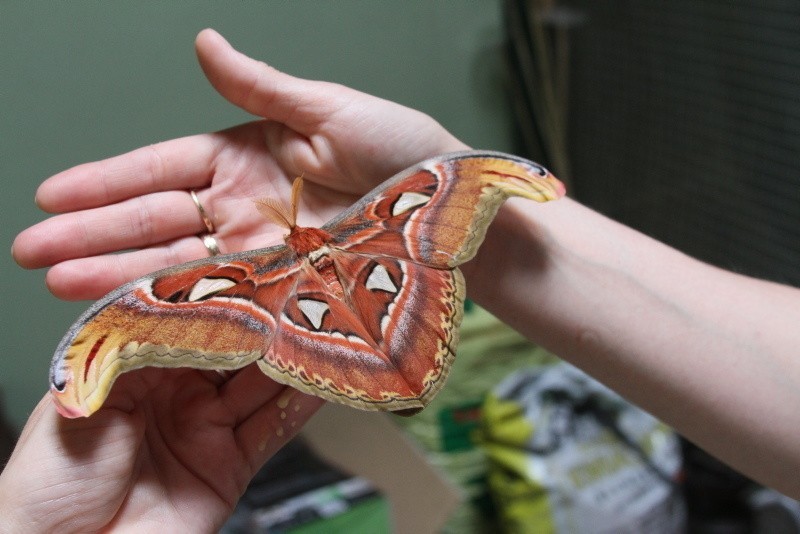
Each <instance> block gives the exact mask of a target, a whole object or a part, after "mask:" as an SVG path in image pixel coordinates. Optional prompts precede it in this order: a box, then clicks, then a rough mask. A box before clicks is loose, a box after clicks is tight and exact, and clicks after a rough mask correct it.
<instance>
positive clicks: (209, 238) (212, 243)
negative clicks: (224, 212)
mask: <svg viewBox="0 0 800 534" xmlns="http://www.w3.org/2000/svg"><path fill="white" fill-rule="evenodd" d="M197 237H199V238H200V240H201V241H203V245H204V246H205V247H206V250H207V251H208V254H209V256H219V255H220V251H219V243H217V240H216V239H214V236H213V235H211V234H202V235H198V236H197Z"/></svg>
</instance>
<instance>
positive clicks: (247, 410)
mask: <svg viewBox="0 0 800 534" xmlns="http://www.w3.org/2000/svg"><path fill="white" fill-rule="evenodd" d="M283 388H284V385H283V384H279V383H278V382H275V381H274V380H273V379H271V378H270V377H268V376H267V375H265V374H264V373H263V372H261V369H260V368H259V367H258V366H257V365H248V366H246V367H244V368H242V369H240V370H239V371H237V372H236V374H234V375H233V376H231V377H230V378H229V379H228V380H227V381H226V382H225V383H224V384H222V385H221V386H220V388H219V397H220V400H221V401H222V402H223V403H224V404H225V406H226V408H227V409H228V410H229V411H230V413H231V414H233V415H234V418H235V423H234V426H238V425H239V424H241V423H242V421H245V420H246V419H248V418H249V417H251V416H252V415H253V414H254V413H255V412H256V411H257V410H259V409H260V408H261V407H262V406H263V405H264V403H266V402H269V401H270V400H272V399H274V398H275V397H276V396H277V395H278V394H279V393H280V392H281V391H282V390H283Z"/></svg>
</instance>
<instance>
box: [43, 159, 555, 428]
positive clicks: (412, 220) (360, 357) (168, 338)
mask: <svg viewBox="0 0 800 534" xmlns="http://www.w3.org/2000/svg"><path fill="white" fill-rule="evenodd" d="M562 194H563V187H562V186H561V184H560V183H559V182H558V181H557V180H556V179H555V178H553V177H552V176H551V175H550V174H549V173H548V172H547V171H546V170H544V169H543V168H542V167H540V166H538V165H537V164H535V163H531V162H528V161H526V160H522V159H520V158H516V157H514V156H508V155H505V154H498V153H493V152H467V153H459V154H452V155H448V156H443V157H440V158H434V159H432V160H429V161H426V162H423V163H421V164H420V165H418V166H415V167H413V168H412V169H409V170H408V171H405V172H403V173H401V174H399V175H397V176H396V177H394V178H392V179H390V180H388V181H387V182H385V183H384V184H383V185H382V186H380V187H378V188H376V189H375V190H373V191H372V192H371V193H369V194H367V195H366V196H365V197H364V198H363V199H361V200H360V201H359V202H358V203H356V204H355V205H354V206H353V207H352V208H350V209H349V210H347V211H346V212H344V213H342V214H341V215H340V216H339V217H337V218H335V219H334V220H333V221H331V222H330V223H328V224H327V225H325V226H324V227H323V229H313V228H296V227H292V230H291V233H290V235H289V236H288V237H287V246H278V247H272V248H267V249H261V250H256V251H250V252H243V253H238V254H230V255H226V256H217V257H214V258H210V259H205V260H198V261H195V262H190V263H188V264H184V265H180V266H177V267H173V268H170V269H165V270H162V271H159V272H156V273H153V274H151V275H149V276H146V277H143V278H141V279H139V280H136V281H134V282H131V283H129V284H126V285H125V286H122V287H120V288H119V289H117V290H115V291H113V292H112V293H110V294H109V295H107V296H106V297H105V298H103V299H101V300H100V301H98V302H97V303H96V304H95V305H94V306H92V307H91V308H90V309H89V310H88V311H87V312H86V313H84V314H83V315H82V316H81V317H80V318H79V319H78V321H77V322H76V323H75V324H74V325H73V326H72V327H71V328H70V330H69V331H68V332H67V334H66V336H65V337H64V339H63V340H62V341H61V343H60V344H59V346H58V348H57V350H56V353H55V355H54V358H53V363H52V366H51V377H50V382H51V391H52V393H53V395H54V397H55V399H56V403H57V406H58V407H59V411H60V412H61V413H62V414H63V415H65V416H68V417H77V416H87V415H90V414H91V413H92V412H94V411H96V410H97V409H98V408H99V407H100V406H101V405H102V403H103V402H104V400H105V398H106V396H107V395H108V393H109V391H110V388H111V386H112V384H113V383H114V380H115V379H116V378H117V377H118V376H119V375H120V374H121V373H123V372H126V371H130V370H133V369H137V368H140V367H144V366H155V367H194V368H200V369H227V370H232V369H238V368H241V367H243V366H245V365H248V364H250V363H252V362H258V365H259V366H260V368H261V369H262V370H263V371H264V372H265V373H266V374H267V375H269V376H270V377H272V378H273V379H275V380H277V381H279V382H282V383H285V384H288V385H291V386H293V387H295V388H297V389H299V390H301V391H304V392H307V393H311V394H314V395H318V396H320V397H323V398H325V399H327V400H331V401H335V402H341V403H344V404H348V405H351V406H355V407H357V408H361V409H367V410H389V411H400V412H403V413H413V412H416V411H419V410H420V409H422V408H423V407H424V406H425V405H426V404H427V403H428V402H429V401H430V399H431V398H433V396H434V395H435V394H436V392H437V391H438V390H439V389H440V388H441V387H442V385H443V384H444V380H445V378H446V377H447V374H448V372H449V368H450V365H451V363H452V362H453V360H454V358H455V347H456V344H457V341H458V327H459V325H460V322H461V317H462V313H463V301H464V298H465V287H464V280H463V276H462V274H461V272H460V271H459V269H458V268H457V266H458V265H459V264H461V263H463V262H464V261H467V260H468V259H470V258H471V257H473V256H474V255H475V252H476V251H477V248H478V246H479V245H480V243H481V242H482V240H483V238H484V236H485V233H486V228H487V227H488V225H489V223H490V222H491V220H492V219H493V217H494V215H495V214H496V213H497V210H498V209H499V206H500V205H501V204H502V202H503V201H504V200H505V199H506V198H507V197H509V196H513V195H517V196H523V197H526V198H530V199H533V200H537V201H546V200H553V199H555V198H558V197H559V196H561V195H562Z"/></svg>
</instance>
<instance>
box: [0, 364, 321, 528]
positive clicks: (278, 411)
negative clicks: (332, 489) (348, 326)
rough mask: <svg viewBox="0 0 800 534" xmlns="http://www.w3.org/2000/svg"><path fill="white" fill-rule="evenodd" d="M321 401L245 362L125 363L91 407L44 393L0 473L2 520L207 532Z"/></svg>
mask: <svg viewBox="0 0 800 534" xmlns="http://www.w3.org/2000/svg"><path fill="white" fill-rule="evenodd" d="M322 402H323V401H321V400H320V399H318V398H316V397H310V396H307V395H304V394H302V393H300V392H298V391H296V390H294V389H292V388H289V387H286V386H283V385H280V384H278V383H276V382H274V381H272V380H271V379H269V378H267V377H266V376H265V375H263V374H262V373H261V372H260V370H259V369H258V368H257V367H255V366H250V367H247V368H245V369H243V370H241V371H239V372H238V373H236V374H235V375H233V376H232V377H231V378H230V379H229V380H225V378H224V377H223V376H222V375H218V374H216V373H213V372H208V371H205V372H201V371H197V370H194V369H169V370H164V369H142V370H140V371H138V372H136V373H128V374H126V375H123V376H122V377H120V379H119V380H118V381H117V384H116V385H115V387H114V389H113V390H112V391H111V394H110V395H109V397H108V399H107V400H106V403H105V405H104V406H103V408H102V409H100V410H99V411H97V412H96V413H95V414H94V415H92V417H90V418H79V419H66V418H63V417H60V416H59V415H58V414H57V413H56V410H55V408H54V406H53V401H52V399H51V397H50V396H49V395H47V396H46V397H45V398H44V399H43V400H42V401H41V402H40V403H39V405H38V406H37V407H36V409H35V410H34V412H33V414H32V415H31V417H30V419H29V420H28V423H27V425H26V426H25V428H24V429H23V432H22V435H21V437H20V440H19V442H18V444H17V447H16V449H15V451H14V453H13V454H12V456H11V458H10V460H9V462H8V464H7V466H6V468H5V470H4V471H3V472H2V474H0V532H95V531H100V530H103V531H106V530H109V529H113V530H114V531H115V532H117V531H126V530H131V531H136V532H143V531H144V532H149V531H156V529H163V528H164V526H165V525H168V530H169V531H170V532H215V531H217V530H218V529H219V527H220V526H221V525H222V523H224V521H225V520H226V519H227V518H228V517H229V516H230V514H231V513H232V511H233V508H234V506H235V505H236V502H237V500H238V499H239V497H240V496H241V494H242V493H243V492H244V490H245V488H246V487H247V484H248V483H249V481H250V479H251V478H252V477H253V476H254V475H255V473H256V472H257V471H258V469H259V468H260V467H261V466H262V465H263V463H264V462H265V461H266V460H267V459H268V458H269V457H271V456H272V455H273V454H275V452H277V450H278V449H280V448H281V447H282V446H283V445H284V444H285V443H286V442H287V441H288V440H289V439H290V438H291V437H292V436H294V435H295V434H296V433H297V431H298V430H299V429H300V427H302V425H303V423H305V422H306V421H307V420H308V419H309V418H310V417H311V415H313V413H314V412H315V411H316V410H317V408H319V406H320V405H321V404H322Z"/></svg>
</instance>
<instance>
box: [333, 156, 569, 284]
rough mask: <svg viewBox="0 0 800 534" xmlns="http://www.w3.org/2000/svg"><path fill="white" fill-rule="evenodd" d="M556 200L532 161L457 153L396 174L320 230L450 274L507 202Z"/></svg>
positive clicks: (551, 184)
mask: <svg viewBox="0 0 800 534" xmlns="http://www.w3.org/2000/svg"><path fill="white" fill-rule="evenodd" d="M563 194H564V186H563V185H562V184H561V182H559V181H558V180H557V179H556V178H555V177H553V175H552V174H550V172H549V171H547V170H546V169H545V168H544V167H542V166H540V165H538V164H536V163H533V162H531V161H528V160H525V159H522V158H518V157H516V156H510V155H508V154H501V153H497V152H463V153H456V154H451V155H448V156H443V157H441V158H434V159H432V160H428V161H426V162H423V163H421V164H420V165H419V166H417V167H414V168H412V169H409V170H408V171H405V172H403V173H400V174H399V175H397V176H395V177H394V178H392V179H390V180H388V181H386V182H384V184H382V185H381V186H380V187H379V188H377V189H375V190H373V191H372V193H370V194H369V195H367V196H365V197H364V198H362V199H361V200H360V201H359V202H358V203H356V204H355V205H353V207H352V208H350V209H349V210H347V211H346V212H344V213H342V214H341V215H339V216H338V217H336V218H335V219H334V220H333V221H331V222H329V223H328V224H326V225H325V226H324V227H323V228H325V229H327V230H328V231H329V232H331V233H332V234H334V235H335V236H336V244H337V245H338V246H340V247H342V248H345V249H347V250H349V251H351V252H355V253H361V254H373V255H383V256H390V257H398V258H406V259H410V260H412V261H415V262H419V263H423V264H425V265H429V266H431V267H436V268H452V267H455V266H457V265H460V264H462V263H464V262H466V261H468V260H470V259H471V258H472V257H473V256H474V255H475V253H476V252H477V250H478V247H479V246H480V244H481V243H482V242H483V239H484V237H485V235H486V229H487V228H488V227H489V224H490V223H491V222H492V220H493V219H494V216H495V215H496V214H497V210H498V209H499V208H500V206H501V205H502V203H503V202H504V201H505V200H506V199H507V198H508V197H511V196H520V197H524V198H528V199H531V200H535V201H537V202H546V201H549V200H555V199H557V198H560V197H561V196H562V195H563Z"/></svg>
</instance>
